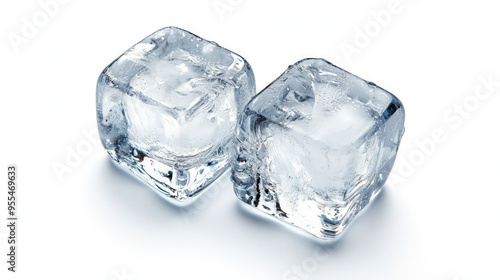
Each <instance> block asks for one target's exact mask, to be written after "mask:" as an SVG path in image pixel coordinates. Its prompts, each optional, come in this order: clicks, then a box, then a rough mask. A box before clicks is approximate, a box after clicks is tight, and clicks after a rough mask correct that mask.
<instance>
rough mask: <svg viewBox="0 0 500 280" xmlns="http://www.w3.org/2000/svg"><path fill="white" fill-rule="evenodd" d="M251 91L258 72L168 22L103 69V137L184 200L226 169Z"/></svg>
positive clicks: (165, 191)
mask: <svg viewBox="0 0 500 280" xmlns="http://www.w3.org/2000/svg"><path fill="white" fill-rule="evenodd" d="M253 95H255V80H254V75H253V72H252V69H251V67H250V65H249V64H248V63H247V62H246V61H245V60H244V59H243V58H242V57H241V56H239V55H237V54H235V53H233V52H231V51H229V50H227V49H224V48H222V47H220V46H218V45H217V44H216V43H214V42H209V41H206V40H204V39H202V38H199V37H197V36H196V35H194V34H191V33H189V32H187V31H185V30H182V29H179V28H175V27H167V28H164V29H161V30H159V31H157V32H155V33H153V34H152V35H150V36H148V37H147V38H145V39H144V40H142V41H141V42H139V43H137V44H136V45H135V46H133V47H132V48H130V49H129V50H127V51H126V52H125V53H124V54H123V55H121V56H120V57H119V58H118V59H116V60H115V61H114V62H113V63H111V64H110V65H109V66H108V67H107V68H106V69H104V71H103V72H102V73H101V75H100V77H99V80H98V83H97V122H98V127H99V133H100V136H101V141H102V143H103V145H104V147H105V148H106V150H107V151H108V154H109V155H110V156H111V158H112V159H113V160H115V161H116V162H118V163H119V164H121V165H123V166H125V167H127V168H128V169H130V170H131V171H132V172H133V173H135V174H137V175H138V176H139V177H141V178H142V179H144V180H145V181H146V182H147V183H148V184H149V185H150V186H151V187H152V188H153V189H154V190H156V191H157V192H159V193H160V194H161V195H163V196H164V197H169V198H174V199H176V200H179V201H183V200H187V199H189V198H191V197H193V196H195V195H196V194H197V193H199V192H200V191H201V190H203V189H204V188H205V187H207V186H208V185H209V184H210V183H211V182H212V181H214V180H215V179H216V178H217V177H219V176H220V175H221V174H222V173H223V172H224V171H225V170H226V169H227V167H228V157H229V154H228V153H229V152H230V151H231V150H232V145H233V144H234V143H233V137H234V136H233V135H234V130H235V128H236V122H237V118H238V114H239V112H241V110H242V108H243V107H244V105H245V104H246V103H247V102H248V101H249V100H250V98H251V97H252V96H253Z"/></svg>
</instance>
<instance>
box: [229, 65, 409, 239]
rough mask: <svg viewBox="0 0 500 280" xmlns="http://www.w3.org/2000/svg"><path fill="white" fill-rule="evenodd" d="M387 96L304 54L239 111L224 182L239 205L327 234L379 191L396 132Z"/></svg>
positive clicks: (399, 123) (397, 119) (399, 112)
mask: <svg viewBox="0 0 500 280" xmlns="http://www.w3.org/2000/svg"><path fill="white" fill-rule="evenodd" d="M404 117H405V113H404V109H403V106H402V104H401V102H400V101H399V100H398V99H397V98H396V97H395V96H394V95H392V94H391V93H389V92H387V91H385V90H384V89H382V88H380V87H378V86H376V85H375V84H373V83H370V82H367V81H365V80H363V79H361V78H359V77H357V76H354V75H352V74H350V73H348V72H346V71H344V70H342V69H340V68H337V67H336V66H334V65H332V64H330V63H329V62H327V61H325V60H323V59H305V60H302V61H299V62H297V63H296V64H295V65H293V66H291V67H289V69H288V70H287V71H286V72H285V73H283V74H282V75H281V76H280V77H279V78H278V79H276V80H275V81H274V82H273V83H272V84H270V85H269V86H268V87H267V88H265V89H264V90H263V91H262V92H261V93H260V94H258V95H257V96H256V97H255V98H254V99H253V100H252V101H251V102H250V103H249V104H248V105H247V107H246V108H245V110H244V112H243V114H242V116H241V119H240V123H239V127H238V130H237V144H236V146H237V147H236V155H235V157H234V159H233V160H232V161H233V162H232V167H233V172H232V180H233V182H234V190H235V193H236V195H237V196H238V197H239V199H241V200H242V201H243V202H245V203H247V204H249V205H251V206H254V207H256V208H258V209H260V210H262V211H264V212H265V213H267V214H270V215H272V216H275V217H277V218H278V219H280V220H282V221H284V222H287V223H289V224H292V225H295V226H297V227H299V228H301V229H303V230H305V231H307V232H309V233H311V234H313V235H315V236H317V237H319V238H325V239H328V238H334V237H336V236H337V235H339V234H340V233H342V231H343V230H344V228H345V227H346V226H347V225H348V224H349V222H350V221H351V220H352V218H354V216H355V215H356V214H357V213H358V212H359V211H360V210H362V209H363V208H364V207H365V206H366V205H367V204H368V203H369V202H370V201H372V200H373V198H374V197H375V196H376V195H377V194H378V193H379V191H380V190H381V188H382V186H383V185H384V183H385V181H386V179H387V177H388V175H389V173H390V170H391V168H392V166H393V164H394V160H395V157H396V153H397V150H398V147H399V143H400V139H401V136H402V134H403V131H404Z"/></svg>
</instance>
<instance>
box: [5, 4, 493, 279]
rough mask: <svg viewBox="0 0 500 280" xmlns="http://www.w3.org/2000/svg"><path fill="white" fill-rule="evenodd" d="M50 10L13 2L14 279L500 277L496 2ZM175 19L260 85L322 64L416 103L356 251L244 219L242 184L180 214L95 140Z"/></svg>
mask: <svg viewBox="0 0 500 280" xmlns="http://www.w3.org/2000/svg"><path fill="white" fill-rule="evenodd" d="M48 1H49V0H40V2H37V1H33V0H29V1H13V0H8V1H2V3H1V4H0V5H1V7H0V21H1V27H0V28H1V32H0V33H1V34H2V40H1V41H0V46H1V62H2V67H1V68H0V71H1V89H2V93H1V96H2V101H1V106H2V108H1V110H0V120H1V127H0V129H1V132H0V133H1V139H0V141H1V142H0V143H1V145H0V147H1V149H2V152H1V154H2V155H1V157H0V158H1V164H0V167H1V168H0V170H4V171H1V172H2V173H4V174H5V175H0V176H2V178H4V179H2V180H3V181H2V182H4V183H2V185H3V187H2V188H1V189H0V190H1V191H0V205H1V211H0V212H1V213H2V214H0V216H1V217H6V214H7V213H6V212H7V211H6V195H7V188H6V187H5V183H6V181H7V179H6V172H7V171H6V170H7V169H6V167H7V165H8V164H11V163H15V164H17V165H18V168H19V173H18V177H19V181H18V183H19V189H18V193H17V195H18V199H19V210H18V216H19V221H18V222H19V227H18V229H19V232H18V242H19V245H18V267H17V269H18V272H17V273H15V274H14V273H10V272H7V264H6V263H5V262H4V261H3V260H5V259H6V256H5V255H6V254H7V248H6V238H7V234H8V233H7V228H6V227H5V226H4V223H6V221H5V218H2V222H1V224H2V226H1V227H0V244H1V245H0V250H1V254H2V257H0V260H2V262H1V263H2V264H1V265H0V271H1V272H0V275H1V276H0V278H1V279H106V280H110V279H113V280H131V279H148V280H155V279H209V278H210V279H443V280H462V279H500V267H499V266H498V264H499V260H500V258H499V253H498V252H499V251H500V241H499V237H500V227H499V225H500V222H499V218H498V214H499V212H500V211H499V206H498V205H499V204H500V203H499V202H498V201H499V198H500V191H499V182H498V179H497V178H498V173H499V171H498V167H499V164H498V158H499V156H500V149H499V146H500V145H499V143H500V138H499V134H498V133H497V132H498V130H499V125H498V120H499V117H500V110H498V107H499V105H500V96H499V95H500V86H499V85H498V84H496V85H494V86H492V87H490V90H489V91H488V90H487V89H486V88H485V87H484V86H483V85H482V83H481V79H486V80H488V79H491V80H493V81H500V69H499V62H500V55H499V50H500V41H499V40H498V38H499V26H500V17H499V16H498V7H495V6H494V4H493V3H495V2H494V1H486V0H484V1H483V0H475V1H430V0H420V1H417V0H414V1H410V0H401V1H396V4H395V6H394V7H396V8H395V9H394V7H393V8H390V9H388V5H392V4H389V3H391V1H390V0H376V1H315V0H308V1H246V0H239V1H237V0H232V1H231V0H217V1H214V0H206V1H186V0H183V1H166V0H163V1H157V0H155V1H152V0H151V1H147V0H143V1H94V2H92V3H90V1H81V0H70V1H67V3H64V4H63V3H62V0H61V3H60V4H58V6H57V9H52V12H50V15H48V16H47V12H46V11H44V9H43V7H42V6H41V5H40V3H45V2H48ZM56 3H57V2H56ZM397 3H399V4H397ZM216 7H219V9H217V8H216ZM391 7H392V6H391ZM52 8H54V7H52ZM382 10H385V11H388V13H390V18H387V17H385V21H380V20H379V22H377V21H376V20H375V18H376V16H375V15H376V14H379V15H380V14H381V12H380V11H382ZM386 13H387V12H385V14H386ZM44 14H45V16H44ZM382 14H384V12H382ZM27 22H31V23H34V24H35V28H36V30H28V31H31V32H28V33H26V29H27V27H26V26H27V25H29V23H27ZM170 25H174V26H178V27H181V28H184V29H187V30H189V31H191V32H193V33H195V34H197V35H199V36H201V37H203V38H206V39H209V40H213V41H216V42H218V43H219V44H220V45H222V46H224V47H226V48H228V49H230V50H233V51H235V52H237V53H239V54H241V55H242V56H244V57H245V58H246V59H247V60H248V61H249V62H250V64H251V65H252V67H253V69H254V71H255V74H256V79H257V89H258V90H261V89H262V88H263V87H265V86H266V85H267V84H268V83H270V82H271V81H272V80H273V79H274V78H276V77H277V76H278V75H279V74H281V73H282V72H283V71H284V70H285V69H286V67H287V66H288V65H289V64H292V63H294V62H296V61H298V60H299V59H301V58H304V57H323V58H326V59H327V60H329V61H331V62H332V63H334V64H336V65H338V66H339V67H342V68H344V69H346V70H348V71H350V72H352V73H354V74H356V75H358V76H360V77H362V78H365V79H367V80H370V81H373V82H376V83H377V84H378V85H380V86H382V87H384V88H386V89H387V90H389V91H391V92H393V93H394V94H396V95H397V96H398V97H399V98H400V99H401V100H402V101H403V103H404V105H405V107H406V112H407V122H406V133H405V135H404V138H403V142H402V145H401V148H400V153H399V155H398V161H397V164H396V166H395V169H394V171H393V177H392V180H391V182H390V183H388V184H387V185H386V186H385V190H384V192H382V194H381V196H380V197H379V198H378V199H377V200H376V201H375V202H374V203H373V205H372V206H371V207H370V208H369V209H368V211H366V212H365V213H364V215H362V216H361V217H359V219H357V220H356V221H355V222H354V223H353V224H352V226H351V227H350V228H349V229H348V231H347V232H346V234H345V235H344V236H343V237H342V239H340V240H339V241H338V242H336V243H334V244H325V243H321V242H318V241H316V240H314V239H312V238H309V237H307V236H305V235H304V234H301V233H297V232H296V231H293V230H290V228H289V227H285V226H282V225H281V224H278V223H275V222H274V221H273V220H269V219H264V218H262V217H260V216H256V215H254V214H253V213H252V212H248V211H246V209H244V208H242V207H241V205H240V203H239V202H238V201H237V199H236V197H235V196H234V195H233V192H232V186H231V183H230V181H229V176H227V175H228V174H226V175H225V176H224V177H222V178H221V179H220V180H219V181H217V183H215V184H214V185H213V186H212V188H211V190H210V191H209V192H207V193H205V194H204V195H203V196H202V197H201V198H200V200H199V202H198V203H195V204H194V205H192V206H191V207H190V208H178V207H176V206H173V205H172V204H170V203H168V202H165V201H163V200H162V199H161V198H160V197H158V196H157V195H156V194H154V193H153V192H152V191H150V190H149V189H148V188H147V187H146V186H145V185H144V184H143V183H142V182H140V181H138V180H135V179H134V178H133V177H131V176H130V175H128V174H126V173H123V172H122V171H120V170H118V169H117V168H116V167H115V166H114V165H112V164H111V162H110V160H109V159H108V158H107V156H106V153H105V151H104V149H103V148H102V147H101V145H100V144H95V143H94V142H91V141H89V140H88V138H87V137H86V136H85V134H86V133H93V132H95V127H96V124H95V123H96V121H95V84H96V80H97V77H98V75H99V73H100V72H101V71H102V69H103V68H104V67H105V66H106V65H108V64H109V63H110V62H111V61H112V60H113V59H115V58H116V57H117V56H119V55H120V54H121V53H122V52H124V51H125V50H126V49H127V48H129V47H130V46H132V45H133V44H134V43H136V42H137V41H139V40H141V39H142V38H144V37H145V36H147V35H149V34H150V33H152V32H154V31H156V30H157V29H159V28H161V27H164V26H170ZM23 29H25V30H24V31H25V34H24V35H23V33H22V31H23ZM28 29H29V28H28ZM361 33H363V34H365V35H366V36H367V37H366V38H363V37H364V36H365V35H360V34H361ZM367 33H368V34H367ZM16 36H17V37H16ZM13 38H15V40H14V39H13ZM12 40H14V43H13V41H12ZM348 45H349V46H350V47H351V50H353V49H355V53H353V54H351V55H349V54H348V53H346V52H345V48H347V47H346V46H348ZM476 89H478V91H477V92H476ZM475 93H476V94H478V95H477V96H475V95H474V94H475ZM464 104H465V106H463V105H464ZM462 107H463V112H462V114H461V115H460V114H459V113H458V110H460V108H462ZM433 135H434V136H436V135H438V136H439V137H434V138H435V139H433V138H432V137H433ZM419 141H420V142H422V141H423V143H425V145H424V146H423V148H422V145H420V146H419V145H418V144H417V143H418V142H419ZM78 149H79V150H80V156H78V158H74V156H75V155H72V153H73V152H72V151H75V150H78ZM72 157H73V158H72ZM68 158H70V159H68ZM71 158H72V159H71ZM62 165H64V166H66V168H67V169H65V171H67V172H65V173H63V174H62V175H61V174H59V175H60V176H59V177H58V175H57V172H55V170H54V166H59V167H60V166H62ZM395 178H396V179H395ZM4 209H5V210H4ZM4 221H5V222H4ZM5 276H7V277H5Z"/></svg>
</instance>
